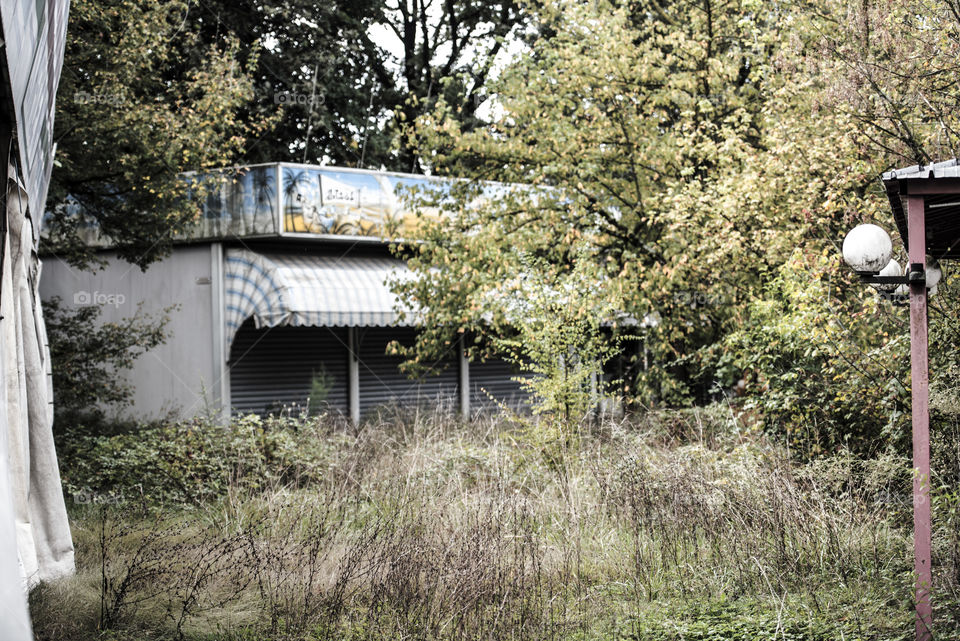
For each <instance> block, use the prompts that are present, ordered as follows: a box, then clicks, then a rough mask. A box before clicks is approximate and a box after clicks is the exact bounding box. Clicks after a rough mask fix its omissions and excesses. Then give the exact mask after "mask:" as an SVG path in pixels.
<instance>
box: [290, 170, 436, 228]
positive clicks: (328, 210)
mask: <svg viewBox="0 0 960 641" xmlns="http://www.w3.org/2000/svg"><path fill="white" fill-rule="evenodd" d="M281 184H282V188H283V198H282V202H283V206H282V212H283V216H282V218H283V231H284V233H294V234H318V235H324V236H369V237H376V238H396V237H402V236H404V235H406V234H409V233H410V232H412V231H413V230H414V229H415V228H416V226H417V224H418V220H420V219H422V217H424V216H426V217H436V216H438V215H439V210H438V209H437V208H436V207H430V206H424V205H423V204H422V203H419V206H418V207H417V208H416V211H414V209H413V208H412V207H411V206H410V205H409V203H410V202H412V201H413V199H415V198H418V197H421V196H427V195H429V196H436V195H438V194H437V190H441V191H442V190H443V188H444V182H443V181H440V180H436V179H430V178H423V177H417V176H400V175H396V174H386V173H380V172H360V171H342V170H337V169H329V168H319V167H304V166H283V167H282V180H281ZM421 200H422V199H421ZM417 212H419V215H420V217H419V218H418V216H417Z"/></svg>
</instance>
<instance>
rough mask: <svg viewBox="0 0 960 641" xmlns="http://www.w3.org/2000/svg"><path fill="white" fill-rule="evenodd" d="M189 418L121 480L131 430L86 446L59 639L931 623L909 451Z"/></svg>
mask: <svg viewBox="0 0 960 641" xmlns="http://www.w3.org/2000/svg"><path fill="white" fill-rule="evenodd" d="M158 429H159V428H158ZM167 429H172V430H184V429H187V430H193V431H194V432H196V433H195V435H194V436H195V438H194V440H192V441H191V440H189V439H188V440H187V442H189V443H192V445H191V447H195V448H200V450H198V451H192V452H191V451H190V450H189V449H181V450H177V451H176V452H172V450H171V448H170V447H169V438H167V437H168V436H169V434H167V435H166V436H164V435H163V434H157V433H155V434H153V436H152V437H151V438H149V439H148V438H141V439H139V440H138V441H137V443H138V444H139V445H138V447H139V448H140V449H139V450H138V454H137V456H136V457H132V458H131V457H128V458H126V459H124V461H121V462H116V463H115V464H114V465H113V467H111V468H109V469H104V466H103V465H99V464H96V463H95V462H96V460H97V457H99V456H110V452H114V451H116V448H117V447H118V444H122V443H121V442H120V441H116V440H114V441H109V440H105V441H90V442H87V443H85V444H84V446H83V448H82V450H83V451H82V455H83V456H84V457H86V459H87V460H88V461H91V462H93V464H91V465H89V466H88V467H87V468H86V469H87V476H86V477H83V478H81V477H79V476H78V475H77V474H76V472H74V476H72V477H69V483H70V484H71V487H72V491H73V492H74V493H76V492H80V495H79V496H81V497H82V498H81V499H80V502H79V503H74V504H73V505H72V507H71V516H72V526H73V532H74V539H75V541H76V545H77V564H78V572H77V575H76V576H75V577H72V578H69V579H66V580H63V581H61V582H58V583H55V584H50V585H43V586H41V587H39V588H37V589H35V590H34V592H33V594H32V595H31V608H32V613H33V617H34V625H35V630H36V634H37V637H38V638H39V639H77V640H81V639H123V640H126V639H129V640H133V639H177V638H181V639H196V640H199V639H205V640H215V639H216V640H227V639H237V640H239V639H251V640H252V639H257V640H260V639H277V640H279V639H636V640H637V641H640V640H647V639H665V640H666V639H677V640H679V639H685V640H692V639H704V640H706V639H711V640H724V639H743V640H747V639H750V640H753V639H790V640H793V639H817V640H820V639H823V640H827V639H831V640H832V639H846V640H852V639H864V640H866V639H890V640H893V639H908V638H912V629H913V617H912V611H911V595H912V581H913V579H912V575H911V568H912V561H911V547H910V540H911V539H910V536H911V531H910V529H909V528H910V526H911V521H910V503H909V500H910V499H909V483H910V477H909V464H908V462H907V461H906V460H902V459H898V458H896V457H893V456H888V457H886V458H882V459H877V460H873V461H861V460H858V459H854V458H852V457H843V456H838V457H834V458H831V459H823V460H821V461H818V462H817V463H815V464H809V465H803V466H800V465H797V464H795V463H791V461H790V460H789V459H788V458H787V457H786V455H785V452H783V451H782V450H781V449H780V448H778V447H777V446H775V445H773V444H771V443H769V442H767V440H766V439H765V438H763V437H762V436H760V435H758V434H754V433H751V432H750V431H749V430H745V429H743V428H742V427H741V426H739V425H738V424H737V423H736V421H734V420H733V419H732V418H731V417H730V416H729V414H725V413H724V412H723V411H722V410H720V409H718V408H715V409H710V410H707V411H693V412H687V413H683V414H678V413H671V414H650V415H648V416H645V417H644V418H643V419H642V420H641V419H635V420H631V421H623V422H619V423H605V424H603V425H602V426H589V427H584V428H583V429H581V430H580V431H579V432H578V433H576V434H574V435H565V436H564V437H562V438H561V437H559V436H557V435H554V434H551V433H550V432H549V431H548V430H546V429H543V430H539V429H537V428H531V427H529V426H526V425H522V424H519V423H515V422H513V421H512V420H511V419H510V418H509V417H503V416H500V417H487V418H481V419H478V420H477V421H475V422H472V423H469V424H462V423H461V422H459V421H457V420H456V419H454V418H453V417H451V416H447V415H443V414H440V413H437V414H414V415H400V414H396V415H382V416H381V417H380V418H379V419H378V420H377V421H374V422H370V423H368V424H366V425H364V426H363V427H362V428H360V429H356V430H355V429H351V428H348V427H347V426H345V425H344V424H342V423H339V422H337V421H335V420H333V419H329V418H323V417H321V418H318V419H311V420H308V421H267V422H260V421H259V420H253V419H245V421H241V422H239V423H238V424H236V425H234V426H233V427H232V428H230V429H227V430H218V429H217V428H214V427H212V426H206V425H200V424H197V425H193V426H186V427H185V426H179V427H176V428H172V427H171V428H167ZM197 434H199V436H197ZM113 438H114V439H117V438H121V437H113ZM125 442H126V441H124V442H123V443H125ZM130 442H131V443H132V442H133V441H130ZM278 444H279V445H278ZM111 448H113V449H111ZM174 449H175V448H174ZM201 451H202V456H201ZM80 455H81V453H79V452H78V451H73V452H72V453H71V454H70V455H69V456H68V457H67V458H68V459H70V458H71V457H76V456H80ZM72 469H73V470H74V471H75V470H77V469H78V468H77V467H76V465H74V467H73V468H72ZM134 481H137V482H134ZM78 488H79V489H78ZM84 493H85V494H84ZM176 497H179V501H180V502H179V503H177V502H176V501H177V500H178V499H177V498H176ZM952 532H955V527H954V526H953V524H952V523H951V522H944V521H943V519H941V521H940V523H939V526H938V529H937V537H938V540H937V557H938V558H936V559H935V561H934V563H935V567H936V569H937V586H936V588H937V590H936V597H935V598H936V601H935V602H936V603H937V613H936V616H937V624H938V630H939V631H940V634H939V635H938V637H937V638H938V639H941V638H944V639H946V638H954V637H951V636H950V634H952V632H947V630H950V631H952V630H954V629H957V628H960V618H958V611H960V608H958V602H957V598H956V594H957V591H956V589H957V575H958V568H957V567H956V566H955V562H954V560H953V559H955V558H956V554H955V549H954V547H955V544H954V543H952V541H955V540H956V536H955V535H953V534H951V533H952Z"/></svg>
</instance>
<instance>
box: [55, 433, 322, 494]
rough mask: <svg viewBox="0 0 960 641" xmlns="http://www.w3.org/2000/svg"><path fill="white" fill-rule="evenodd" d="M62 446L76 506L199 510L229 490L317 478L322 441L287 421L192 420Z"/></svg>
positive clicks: (66, 439) (73, 437) (65, 478)
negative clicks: (112, 504) (119, 504)
mask: <svg viewBox="0 0 960 641" xmlns="http://www.w3.org/2000/svg"><path fill="white" fill-rule="evenodd" d="M59 440H60V442H59V443H58V448H57V451H58V455H59V460H60V469H61V478H62V482H63V487H64V492H65V493H66V494H67V495H68V496H73V497H74V500H75V501H77V502H80V503H96V502H99V501H105V502H114V501H119V500H123V501H128V502H132V503H143V504H147V505H167V506H171V505H199V504H200V503H202V502H204V501H214V500H217V499H220V498H223V497H224V496H226V494H227V492H228V491H230V490H257V489H259V488H263V487H266V486H269V485H270V484H271V483H301V482H306V481H309V480H313V481H319V480H320V479H321V478H322V475H321V470H320V469H319V468H318V465H319V461H320V460H321V459H320V458H318V457H321V455H322V452H323V448H324V445H323V443H322V442H321V441H320V439H318V438H317V433H316V431H315V430H314V429H312V428H311V426H310V425H309V424H306V425H301V424H299V423H296V422H294V421H291V420H289V419H282V418H269V419H261V418H259V417H257V416H255V415H249V416H244V417H241V418H239V419H237V420H235V421H233V422H232V423H231V424H229V425H220V424H218V423H217V422H215V421H212V420H204V419H196V420H193V421H189V422H183V423H158V424H152V425H143V426H140V427H139V428H137V429H134V430H131V431H128V432H125V433H120V434H114V435H77V434H69V433H68V434H65V435H63V436H62V437H61V438H60V439H59Z"/></svg>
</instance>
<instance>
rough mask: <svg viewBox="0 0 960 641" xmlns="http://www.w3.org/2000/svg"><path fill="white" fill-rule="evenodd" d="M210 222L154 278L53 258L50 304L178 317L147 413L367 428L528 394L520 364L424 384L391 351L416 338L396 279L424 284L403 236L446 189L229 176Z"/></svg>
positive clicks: (151, 370) (331, 175) (153, 375)
mask: <svg viewBox="0 0 960 641" xmlns="http://www.w3.org/2000/svg"><path fill="white" fill-rule="evenodd" d="M213 184H214V187H213V188H208V190H207V194H206V195H205V197H204V207H203V216H202V218H201V219H200V220H199V221H198V222H197V224H196V225H195V227H194V228H193V229H191V230H189V231H188V232H187V233H185V234H183V235H182V236H181V237H180V238H178V241H177V245H176V246H175V248H174V250H173V252H172V254H171V255H170V256H168V257H167V258H165V259H164V260H162V261H159V262H157V263H156V264H154V265H151V266H150V267H149V268H148V269H147V270H146V271H143V272H141V271H140V270H139V268H137V267H135V266H132V265H130V264H128V263H126V262H124V261H122V260H120V259H118V258H117V257H116V256H115V255H114V254H113V253H111V252H110V249H109V240H104V239H99V238H97V237H95V236H91V237H90V238H89V241H90V242H91V243H100V244H101V245H102V246H103V247H104V249H103V256H102V258H104V259H105V263H106V267H105V268H104V269H103V270H101V271H99V272H96V273H89V272H83V271H78V270H76V269H74V268H72V267H71V266H69V265H68V264H67V263H65V262H63V261H60V260H58V259H57V258H56V257H46V259H45V268H44V275H43V279H42V280H41V283H40V292H41V296H42V297H43V298H44V299H49V298H52V297H58V298H59V299H60V300H61V301H62V304H65V305H67V306H80V305H97V306H99V307H100V318H101V319H102V321H104V322H114V321H119V320H121V319H123V318H127V317H130V316H133V315H135V314H137V313H140V314H147V315H156V314H166V315H167V316H168V317H169V319H170V320H169V323H168V325H167V329H168V331H169V334H170V337H169V338H168V340H167V341H166V343H165V344H164V345H161V346H159V347H158V348H156V349H154V350H152V351H151V352H149V353H147V354H146V355H144V356H143V357H141V358H140V359H139V361H138V362H137V363H136V365H135V366H134V368H133V369H132V370H131V371H130V372H127V373H126V374H127V377H128V379H129V381H130V383H131V384H132V386H133V388H134V398H133V401H134V402H133V408H134V413H135V415H136V416H138V417H142V418H149V417H158V416H164V415H176V416H193V415H197V414H201V413H211V412H213V413H222V414H225V415H226V414H230V413H246V412H254V413H259V414H265V413H274V412H293V413H296V412H300V411H304V410H306V409H308V407H309V406H310V405H313V406H314V407H316V406H323V407H326V408H328V409H332V410H334V411H338V412H341V413H343V414H344V415H346V416H349V417H350V418H351V419H352V420H354V421H359V420H360V419H361V418H362V417H363V416H367V415H370V414H371V413H373V412H375V411H376V410H377V409H378V408H382V407H385V406H395V405H400V406H410V405H415V404H421V405H428V404H429V405H437V404H440V405H444V406H447V407H451V408H453V407H455V408H456V409H457V410H458V411H460V412H461V413H463V414H467V415H469V414H471V413H472V412H475V411H479V410H482V409H483V408H485V407H488V406H490V405H495V404H499V403H505V404H508V405H512V406H520V405H523V404H524V403H525V400H526V395H525V393H524V390H523V389H522V386H521V385H520V383H518V382H517V381H516V380H515V378H516V374H515V372H514V371H513V369H512V368H511V367H510V366H509V365H508V364H507V363H504V362H501V361H492V362H484V363H470V362H467V361H466V359H465V358H464V357H463V354H462V350H457V349H454V350H451V355H450V357H449V358H448V359H445V360H442V361H438V362H437V363H434V364H433V367H432V368H431V370H432V371H431V373H430V374H429V375H427V376H425V377H421V378H417V379H411V378H408V377H407V376H406V375H404V374H403V373H402V372H401V371H400V368H399V365H400V363H401V361H402V359H401V357H399V356H397V355H392V354H390V353H388V352H389V350H388V346H390V344H391V343H392V342H394V341H397V342H399V343H401V344H406V345H409V344H411V343H412V342H413V341H414V340H415V336H416V331H417V328H416V325H415V317H416V314H415V310H405V311H407V312H409V313H407V314H402V313H401V311H404V310H401V309H400V308H399V303H398V301H397V299H396V297H395V296H394V294H393V293H392V291H391V289H390V283H391V282H393V281H396V280H403V279H405V278H410V277H411V275H410V273H409V271H408V270H407V268H406V265H405V264H404V262H403V261H402V260H400V259H398V258H396V257H395V256H393V255H392V254H391V252H390V251H389V244H388V242H387V240H385V239H386V238H388V237H393V236H396V235H398V234H399V235H403V234H405V233H410V232H411V231H412V230H413V229H414V228H415V226H416V225H417V224H418V221H419V220H421V219H422V216H435V215H437V212H436V211H435V210H431V209H429V208H427V207H423V208H420V209H419V211H414V210H413V208H412V207H411V206H408V205H407V204H406V203H407V202H410V200H409V199H407V198H404V197H403V192H404V191H413V190H419V191H421V192H422V191H424V190H437V189H439V190H442V189H444V184H445V183H443V182H442V181H437V180H431V179H428V178H424V177H423V176H413V175H404V174H392V173H387V172H372V171H362V170H349V169H339V168H324V167H317V166H310V165H292V164H283V163H278V164H271V165H260V166H254V167H248V168H243V169H236V170H229V171H226V172H224V173H223V174H222V175H221V176H220V177H219V179H218V180H217V181H216V182H215V183H213Z"/></svg>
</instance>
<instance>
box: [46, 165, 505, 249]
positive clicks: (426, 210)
mask: <svg viewBox="0 0 960 641" xmlns="http://www.w3.org/2000/svg"><path fill="white" fill-rule="evenodd" d="M184 180H186V181H188V183H190V185H191V188H190V193H191V194H192V195H191V196H190V198H191V200H192V201H194V202H198V203H199V205H200V206H199V208H198V211H197V216H196V218H195V219H194V222H193V223H192V224H190V225H188V226H187V228H186V229H183V230H181V231H179V232H178V233H176V235H175V238H176V239H178V240H215V239H220V238H269V237H278V236H300V235H303V236H305V237H308V236H322V237H335V236H343V237H353V238H357V237H367V238H371V239H392V238H404V237H409V236H411V235H413V232H414V231H415V230H416V228H417V226H418V225H419V224H421V223H422V222H423V220H424V219H437V218H438V217H439V216H440V208H439V207H438V206H436V203H437V202H438V201H440V200H442V199H443V198H445V197H446V196H447V195H448V194H449V191H450V186H451V184H452V182H451V181H450V180H449V179H439V178H429V177H425V176H416V175H412V174H394V173H387V172H379V171H368V170H359V169H341V168H333V167H320V166H315V165H293V164H285V163H272V164H264V165H250V166H246V167H233V168H229V169H222V170H218V171H212V172H207V173H203V174H195V173H189V174H185V175H184ZM503 189H504V187H503V186H498V185H494V184H492V183H491V184H490V185H488V186H485V187H484V188H483V190H482V191H483V194H482V195H481V196H480V197H479V198H478V199H477V202H476V203H474V205H479V204H480V203H481V202H482V201H485V200H490V199H494V198H497V197H499V195H501V192H502V190H503ZM64 206H65V207H67V211H68V213H72V214H73V215H75V216H78V217H81V218H83V216H82V212H81V211H80V208H79V205H78V204H77V203H76V202H73V203H70V202H67V203H65V204H64ZM71 208H72V210H71ZM47 219H48V217H45V220H47ZM79 232H80V233H81V235H82V238H83V239H84V241H85V242H86V243H88V244H89V245H92V246H99V247H109V246H110V245H111V241H110V239H109V238H105V237H104V236H103V235H102V234H101V233H100V231H99V228H98V227H97V225H96V223H95V222H93V219H92V218H90V217H86V218H85V222H84V224H82V225H80V228H79Z"/></svg>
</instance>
